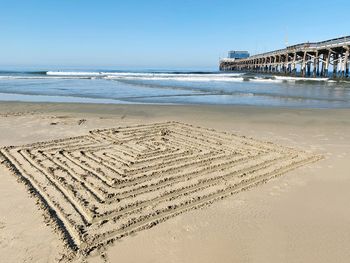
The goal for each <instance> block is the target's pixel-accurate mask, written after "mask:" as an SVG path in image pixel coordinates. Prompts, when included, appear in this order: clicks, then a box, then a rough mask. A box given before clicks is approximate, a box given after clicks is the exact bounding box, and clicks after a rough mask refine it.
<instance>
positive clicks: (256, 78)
mask: <svg viewBox="0 0 350 263" xmlns="http://www.w3.org/2000/svg"><path fill="white" fill-rule="evenodd" d="M249 81H251V82H268V83H280V82H283V80H280V79H267V78H259V77H255V78H252V79H249Z"/></svg>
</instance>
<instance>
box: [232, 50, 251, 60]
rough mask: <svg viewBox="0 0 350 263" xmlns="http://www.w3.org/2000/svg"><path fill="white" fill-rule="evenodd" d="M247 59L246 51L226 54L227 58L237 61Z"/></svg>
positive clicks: (247, 53) (233, 51)
mask: <svg viewBox="0 0 350 263" xmlns="http://www.w3.org/2000/svg"><path fill="white" fill-rule="evenodd" d="M247 57H249V52H248V51H235V50H232V51H229V52H228V58H235V59H239V58H247Z"/></svg>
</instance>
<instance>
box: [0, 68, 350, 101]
mask: <svg viewBox="0 0 350 263" xmlns="http://www.w3.org/2000/svg"><path fill="white" fill-rule="evenodd" d="M0 100H1V101H36V102H37V101H40V102H83V103H119V104H120V103H125V104H130V103H151V104H222V105H254V106H268V107H302V108H350V81H334V80H330V79H326V78H318V79H302V78H293V77H282V76H274V75H259V74H251V73H221V72H214V71H213V72H210V71H208V72H194V71H150V70H144V71H116V70H114V71H112V70H88V71H87V70H62V71H52V70H43V71H23V70H22V71H18V70H15V71H14V70H12V71H11V70H7V71H4V70H2V71H0Z"/></svg>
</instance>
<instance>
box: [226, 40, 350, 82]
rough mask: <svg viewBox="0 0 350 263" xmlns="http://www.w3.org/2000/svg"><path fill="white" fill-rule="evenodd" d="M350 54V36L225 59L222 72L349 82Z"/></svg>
mask: <svg viewBox="0 0 350 263" xmlns="http://www.w3.org/2000/svg"><path fill="white" fill-rule="evenodd" d="M349 52H350V36H347V37H340V38H335V39H330V40H326V41H322V42H315V43H310V42H307V43H301V44H297V45H293V46H288V47H287V48H285V49H280V50H275V51H271V52H267V53H262V54H257V55H253V56H249V57H246V58H237V59H231V58H227V59H222V60H220V70H222V71H252V72H261V73H274V74H285V75H293V76H303V77H333V78H349V77H350V76H349V63H350V59H349Z"/></svg>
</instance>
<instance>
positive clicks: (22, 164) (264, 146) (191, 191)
mask: <svg viewBox="0 0 350 263" xmlns="http://www.w3.org/2000/svg"><path fill="white" fill-rule="evenodd" d="M0 155H1V157H0V159H3V160H2V162H3V163H5V164H6V165H7V166H8V167H9V168H10V169H11V170H12V171H13V173H15V174H16V175H18V176H19V178H20V179H21V180H22V181H23V182H24V183H26V184H27V185H28V187H29V189H30V191H31V192H32V193H34V195H36V196H37V197H38V198H39V200H41V205H44V207H45V208H46V209H47V210H48V211H49V212H50V213H49V214H50V217H51V218H52V219H53V220H54V221H55V222H56V225H57V226H59V229H60V231H61V233H63V234H64V237H65V240H66V241H68V244H69V246H70V247H71V248H74V249H75V250H77V251H79V252H81V253H83V254H88V253H89V252H90V251H91V250H93V249H95V248H99V247H101V246H103V245H105V244H107V243H109V242H111V241H113V240H116V239H119V238H121V237H124V236H126V235H128V234H130V233H132V232H135V231H139V230H142V229H147V228H150V227H152V226H153V225H155V224H157V223H159V222H161V221H164V220H166V219H168V218H171V217H173V216H175V215H178V214H180V213H182V212H184V211H188V210H191V209H194V208H198V207H202V206H205V205H208V204H210V203H211V202H213V201H214V200H218V199H220V198H223V197H226V196H229V195H231V194H233V193H237V192H239V191H242V190H244V189H247V188H250V187H251V186H254V185H256V184H259V183H262V182H265V181H267V180H269V179H271V178H273V177H275V176H278V175H281V174H283V173H285V172H287V171H289V170H291V169H294V168H296V167H298V166H300V165H303V164H306V163H309V162H313V161H316V160H317V159H319V157H318V156H315V155H311V154H308V153H305V152H302V151H296V150H293V149H290V148H286V147H282V146H278V145H275V144H272V143H266V142H260V141H257V140H254V139H250V138H246V137H240V136H236V135H234V134H229V133H222V132H217V131H215V130H210V129H204V128H200V127H194V126H191V125H187V124H182V123H177V122H167V123H156V124H151V125H140V126H130V127H121V128H115V129H106V130H95V131H91V132H90V133H89V134H88V135H85V136H80V137H73V138H67V139H62V140H54V141H49V142H40V143H35V144H30V145H24V146H19V147H5V148H2V149H1V151H0Z"/></svg>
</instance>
